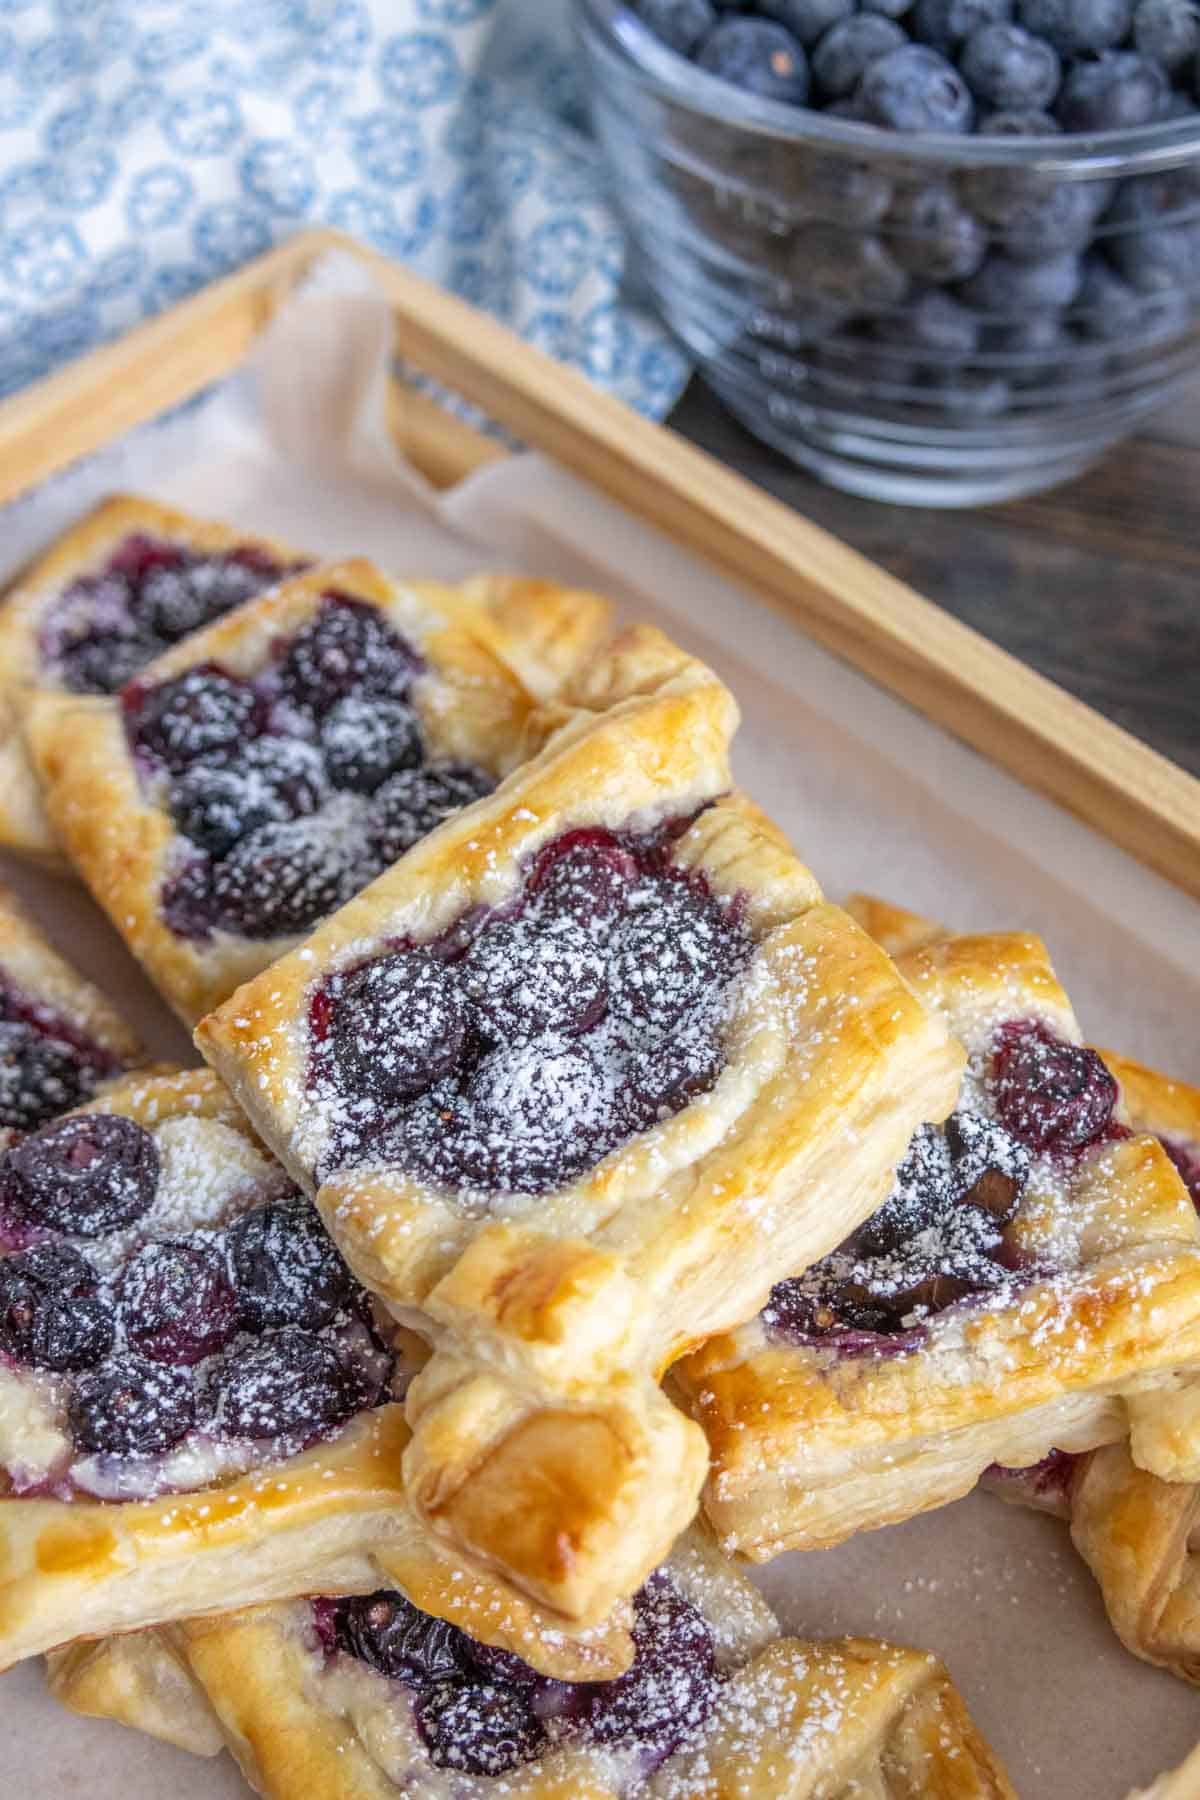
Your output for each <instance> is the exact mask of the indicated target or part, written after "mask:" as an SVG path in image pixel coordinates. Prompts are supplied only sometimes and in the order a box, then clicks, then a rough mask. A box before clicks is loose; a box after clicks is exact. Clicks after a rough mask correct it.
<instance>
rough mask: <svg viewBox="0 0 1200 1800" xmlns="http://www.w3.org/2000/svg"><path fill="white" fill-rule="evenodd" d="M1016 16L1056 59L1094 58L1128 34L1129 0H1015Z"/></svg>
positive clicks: (1130, 0)
mask: <svg viewBox="0 0 1200 1800" xmlns="http://www.w3.org/2000/svg"><path fill="white" fill-rule="evenodd" d="M1017 17H1018V18H1019V19H1020V21H1021V24H1022V25H1023V26H1024V27H1025V29H1026V31H1031V32H1032V33H1033V35H1034V36H1035V37H1040V38H1045V40H1046V42H1047V43H1048V44H1053V46H1054V48H1055V49H1056V50H1057V51H1058V53H1059V55H1060V56H1063V57H1070V56H1098V55H1099V54H1100V52H1101V51H1103V50H1111V49H1112V48H1113V46H1114V45H1116V44H1119V43H1121V42H1122V40H1123V39H1124V38H1126V37H1127V36H1128V35H1129V28H1130V26H1131V25H1132V23H1133V0H1017Z"/></svg>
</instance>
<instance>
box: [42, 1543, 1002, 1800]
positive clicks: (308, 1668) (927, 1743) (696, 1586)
mask: <svg viewBox="0 0 1200 1800" xmlns="http://www.w3.org/2000/svg"><path fill="white" fill-rule="evenodd" d="M666 1566H667V1568H668V1570H669V1572H670V1574H671V1577H672V1579H673V1580H674V1581H675V1583H676V1584H677V1586H678V1587H679V1588H680V1589H681V1591H682V1592H684V1593H685V1594H686V1595H687V1596H688V1597H689V1598H690V1599H691V1600H692V1601H693V1602H694V1604H695V1605H696V1606H697V1607H698V1608H699V1610H700V1612H701V1613H702V1614H703V1615H704V1617H705V1618H706V1619H707V1621H708V1623H709V1625H710V1627H711V1628H712V1630H713V1634H714V1640H715V1646H716V1653H717V1661H718V1664H719V1665H720V1667H721V1668H722V1670H723V1672H724V1674H725V1676H726V1679H725V1681H724V1682H723V1684H722V1687H721V1690H720V1695H719V1698H718V1702H717V1706H716V1708H715V1710H714V1712H713V1714H712V1715H711V1717H710V1719H709V1721H708V1723H707V1725H706V1726H705V1727H704V1728H703V1729H702V1730H701V1731H700V1732H698V1733H697V1734H696V1737H695V1739H694V1740H693V1741H691V1742H690V1743H688V1744H687V1745H685V1746H684V1747H683V1748H681V1749H680V1750H678V1751H676V1752H675V1754H674V1755H673V1756H671V1757H669V1758H668V1759H667V1761H666V1762H665V1763H664V1764H663V1765H662V1766H661V1767H660V1768H659V1769H658V1770H657V1771H656V1772H655V1773H654V1774H653V1775H652V1776H650V1777H648V1778H646V1777H643V1778H641V1779H639V1778H638V1775H637V1772H636V1765H634V1766H632V1767H631V1758H630V1757H629V1756H628V1755H626V1756H624V1757H620V1756H618V1755H614V1754H613V1753H611V1752H608V1753H606V1752H605V1751H604V1750H603V1749H602V1748H600V1747H598V1746H591V1747H586V1746H582V1747H581V1746H579V1745H578V1744H577V1745H576V1746H574V1747H560V1748H559V1749H557V1750H555V1751H552V1752H550V1753H549V1754H547V1755H546V1756H544V1757H542V1758H541V1759H539V1760H538V1761H537V1762H533V1763H529V1764H527V1765H525V1766H523V1767H518V1768H516V1769H514V1770H512V1771H511V1773H509V1774H508V1775H506V1776H502V1777H500V1776H498V1777H491V1778H488V1777H471V1776H464V1775H462V1774H458V1773H456V1772H455V1771H453V1770H448V1769H439V1768H436V1767H435V1766H434V1765H433V1764H432V1762H431V1761H430V1759H429V1756H428V1754H427V1752H426V1750H425V1748H424V1745H423V1744H422V1742H421V1739H420V1737H419V1735H418V1733H417V1731H416V1729H415V1727H414V1725H413V1722H412V1708H411V1701H410V1699H409V1696H408V1693H407V1690H406V1689H405V1688H403V1687H402V1686H401V1685H400V1684H399V1683H394V1682H389V1681H387V1680H385V1679H384V1677H382V1676H381V1675H378V1674H376V1673H375V1672H374V1671H372V1670H371V1669H369V1668H368V1667H367V1666H366V1665H365V1664H360V1663H356V1662H354V1661H353V1660H352V1659H351V1658H349V1657H346V1656H341V1657H338V1658H336V1660H335V1663H334V1665H332V1671H331V1667H330V1665H327V1664H326V1662H325V1659H324V1658H323V1656H322V1654H321V1651H320V1648H319V1645H318V1644H317V1641H316V1638H315V1634H314V1632H313V1629H312V1625H311V1615H310V1614H309V1612H308V1609H307V1608H305V1607H303V1606H297V1605H294V1604H293V1605H290V1606H272V1607H260V1608H256V1609H254V1610H252V1611H248V1612H244V1613H240V1614H234V1615H231V1616H229V1617H227V1618H224V1619H214V1620H211V1621H206V1622H203V1623H197V1624H194V1625H189V1626H186V1627H184V1628H182V1629H174V1630H171V1631H169V1632H162V1633H150V1634H142V1636H141V1637H140V1638H133V1639H112V1640H109V1641H108V1642H107V1643H106V1644H103V1645H98V1646H81V1647H80V1648H79V1649H78V1650H77V1651H71V1652H68V1653H66V1655H65V1656H62V1657H56V1658H55V1659H54V1660H53V1662H52V1665H51V1669H50V1684H51V1689H52V1691H53V1692H54V1694H55V1695H56V1697H57V1698H58V1699H59V1700H61V1701H62V1702H63V1703H64V1704H65V1705H67V1706H69V1707H71V1708H72V1709H73V1710H74V1711H76V1712H82V1713H87V1714H93V1715H95V1714H99V1715H100V1716H103V1717H109V1718H116V1719H119V1720H121V1721H122V1723H124V1724H127V1725H134V1726H136V1727H138V1728H139V1729H141V1730H143V1731H148V1732H150V1733H151V1734H153V1735H154V1736H157V1737H163V1738H166V1739H167V1741H168V1742H171V1743H176V1744H182V1745H183V1746H184V1747H185V1748H189V1749H196V1750H197V1751H198V1752H199V1753H201V1754H206V1753H211V1751H212V1749H213V1747H214V1746H213V1738H212V1733H213V1729H214V1725H215V1726H216V1727H217V1728H218V1730H219V1733H220V1741H224V1743H226V1744H227V1745H228V1747H229V1748H230V1750H231V1751H232V1752H233V1754H234V1756H235V1757H236V1758H237V1761H238V1763H239V1765H240V1766H241V1768H242V1770H243V1772H244V1774H245V1776H246V1779H247V1780H248V1781H249V1783H250V1785H251V1786H252V1787H253V1788H254V1789H255V1790H256V1791H257V1792H258V1793H260V1794H261V1795H263V1796H264V1800H398V1797H399V1796H401V1795H413V1796H415V1795H418V1794H419V1795H421V1796H423V1797H425V1800H451V1797H453V1800H486V1797H487V1796H489V1795H493V1794H504V1795H505V1796H512V1797H513V1800H633V1797H634V1796H639V1797H641V1800H851V1797H852V1796H862V1795H866V1794H871V1795H875V1796H878V1797H879V1800H918V1797H919V1796H921V1797H924V1800H1014V1797H1013V1789H1012V1787H1011V1786H1010V1784H1009V1782H1008V1779H1007V1777H1006V1776H1005V1773H1004V1770H1003V1769H1002V1768H1001V1766H1000V1764H999V1762H998V1761H997V1759H996V1757H995V1756H994V1755H993V1753H992V1752H991V1750H990V1749H989V1748H988V1746H987V1745H986V1744H985V1743H984V1741H983V1739H982V1738H981V1737H980V1735H979V1733H978V1731H977V1730H976V1728H975V1726H974V1724H973V1722H972V1720H971V1717H970V1714H969V1713H968V1712H967V1709H966V1707H965V1705H964V1704H963V1701H962V1699H961V1698H960V1696H959V1694H958V1692H957V1690H956V1689H955V1688H954V1686H953V1684H952V1682H951V1681H950V1678H949V1676H948V1675H947V1674H946V1671H945V1669H944V1668H943V1667H942V1665H941V1664H940V1663H938V1662H937V1661H936V1659H935V1658H933V1657H929V1656H924V1655H922V1654H921V1653H920V1652H918V1651H915V1650H902V1649H898V1648H896V1647H894V1646H892V1645H889V1644H882V1643H877V1642H875V1641H873V1640H868V1639H848V1638H843V1639H834V1640H831V1641H829V1642H827V1643H806V1642H802V1641H800V1640H799V1639H796V1638H780V1637H779V1636H778V1635H777V1633H778V1626H777V1624H776V1621H775V1619H774V1617H773V1616H772V1614H771V1613H770V1611H769V1609H768V1608H767V1606H766V1604H765V1602H764V1601H763V1600H762V1599H761V1597H760V1596H759V1595H757V1594H756V1593H755V1591H754V1589H753V1588H751V1587H750V1585H749V1583H748V1582H747V1581H745V1580H744V1578H743V1577H741V1576H740V1575H738V1574H737V1573H736V1571H735V1570H734V1569H733V1568H732V1567H731V1566H730V1565H729V1564H728V1563H726V1562H724V1560H723V1559H721V1558H720V1557H719V1556H718V1555H717V1554H716V1552H715V1551H714V1550H713V1548H712V1546H711V1545H710V1544H709V1543H707V1542H706V1541H705V1540H704V1538H703V1537H702V1536H701V1535H700V1533H699V1532H696V1531H693V1532H692V1533H689V1535H688V1537H687V1539H685V1540H684V1541H683V1542H682V1543H681V1544H680V1545H679V1546H678V1547H677V1549H676V1551H675V1553H674V1554H673V1556H672V1557H671V1558H670V1560H669V1562H668V1563H667V1565H666Z"/></svg>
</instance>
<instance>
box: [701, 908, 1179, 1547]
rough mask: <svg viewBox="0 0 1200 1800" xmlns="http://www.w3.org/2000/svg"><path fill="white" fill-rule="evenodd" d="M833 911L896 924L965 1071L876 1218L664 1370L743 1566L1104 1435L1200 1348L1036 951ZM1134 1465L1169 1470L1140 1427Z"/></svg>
mask: <svg viewBox="0 0 1200 1800" xmlns="http://www.w3.org/2000/svg"><path fill="white" fill-rule="evenodd" d="M852 904H854V903H852ZM855 909H856V910H857V911H858V913H859V916H860V917H862V918H863V920H864V922H865V923H866V924H867V926H868V928H869V929H871V930H872V931H875V932H878V933H879V934H880V935H881V936H883V937H884V939H885V941H887V942H889V943H893V942H897V941H898V940H897V937H896V936H895V930H896V928H897V927H898V928H899V929H900V930H901V931H902V932H903V933H904V934H905V937H904V939H903V940H902V941H907V942H908V943H909V944H910V946H913V947H910V948H909V949H907V950H904V951H902V952H901V954H900V955H899V956H898V958H897V966H898V967H899V969H900V971H901V973H902V974H903V975H904V976H905V978H906V979H907V980H908V981H909V982H910V983H911V985H912V987H913V989H914V991H915V992H916V993H917V994H918V995H919V996H920V997H921V998H922V999H923V1000H924V1001H925V1002H926V1003H927V1004H928V1005H930V1006H931V1007H933V1008H935V1009H936V1010H937V1011H938V1012H939V1013H940V1014H941V1016H942V1017H943V1019H944V1020H945V1022H946V1023H947V1024H948V1025H949V1027H950V1029H951V1030H952V1031H953V1032H954V1033H955V1034H956V1035H957V1036H958V1037H959V1038H960V1039H961V1040H962V1042H963V1044H964V1045H965V1047H966V1050H967V1053H968V1059H969V1060H968V1065H967V1070H966V1073H965V1075H964V1078H963V1087H962V1093H961V1095H960V1098H959V1101H958V1106H957V1108H956V1110H955V1112H954V1113H953V1115H952V1117H951V1119H950V1120H949V1121H948V1122H947V1127H946V1131H945V1133H944V1134H942V1133H938V1132H934V1131H932V1130H930V1129H928V1128H926V1129H925V1130H923V1131H922V1132H920V1133H918V1134H917V1137H916V1138H915V1139H914V1142H913V1145H912V1147H911V1148H910V1151H909V1154H908V1156H907V1157H906V1158H905V1161H904V1163H903V1164H902V1165H901V1168H900V1170H899V1171H898V1174H897V1183H896V1186H895V1188H894V1189H893V1191H892V1193H891V1195H890V1196H889V1198H888V1201H887V1203H886V1205H885V1207H883V1208H881V1209H880V1212H879V1213H878V1214H877V1215H876V1216H875V1217H874V1218H873V1219H871V1220H869V1221H868V1222H867V1224H866V1225H865V1226H864V1227H863V1228H862V1230H861V1231H860V1232H859V1233H858V1234H856V1235H855V1237H853V1238H852V1239H851V1240H850V1241H849V1242H848V1243H847V1244H845V1245H843V1246H842V1248H841V1250H840V1251H839V1252H838V1253H837V1254H836V1255H835V1256H834V1257H833V1258H830V1259H828V1260H827V1261H826V1262H824V1263H822V1264H821V1265H819V1266H817V1267H815V1268H810V1269H809V1270H808V1271H807V1272H806V1273H805V1274H804V1275H803V1276H801V1277H799V1278H797V1279H794V1280H791V1281H788V1282H786V1283H782V1284H781V1285H780V1286H779V1287H778V1288H776V1290H775V1291H774V1293H773V1294H772V1296H771V1301H770V1303H769V1304H768V1306H767V1308H765V1309H764V1311H763V1313H762V1314H760V1316H759V1317H758V1318H757V1319H755V1320H754V1321H753V1322H752V1323H750V1324H748V1325H746V1326H744V1327H743V1328H742V1329H741V1330H739V1331H737V1332H735V1333H733V1334H730V1335H728V1336H726V1337H724V1338H722V1339H718V1340H713V1341H712V1342H710V1343H708V1344H707V1345H705V1346H704V1348H703V1349H702V1350H700V1351H699V1352H697V1353H696V1354H695V1355H694V1356H692V1357H690V1358H689V1359H687V1361H686V1362H685V1363H683V1364H681V1365H680V1367H679V1368H678V1369H677V1370H675V1371H674V1372H673V1375H672V1380H673V1381H674V1382H675V1383H676V1384H677V1389H678V1391H680V1392H681V1393H682V1394H683V1395H684V1397H685V1398H686V1401H687V1404H688V1405H689V1407H690V1408H691V1410H692V1412H693V1414H694V1416H695V1417H696V1418H697V1419H698V1420H699V1421H700V1422H701V1423H702V1424H703V1426H704V1429H705V1432H706V1434H707V1436H708V1441H709V1445H710V1448H711V1451H712V1459H713V1469H712V1475H711V1478H710V1481H709V1484H708V1488H707V1490H706V1494H705V1507H706V1510H707V1513H708V1516H709V1518H710V1520H711V1521H712V1522H713V1524H714V1526H715V1527H716V1529H717V1532H718V1534H719V1536H720V1537H721V1538H722V1540H723V1541H724V1542H725V1543H726V1545H727V1547H730V1548H736V1549H737V1550H739V1551H740V1552H742V1553H743V1554H745V1555H747V1556H750V1557H752V1558H755V1559H762V1558H766V1557H769V1556H772V1555H774V1554H776V1553H777V1552H778V1551H780V1550H783V1549H787V1548H817V1547H820V1546H822V1545H826V1544H833V1543H837V1542H839V1541H840V1540H842V1539H843V1538H846V1537H848V1536H850V1535H851V1534H852V1533H853V1532H855V1531H860V1530H863V1529H867V1528H872V1527H876V1526H880V1525H885V1524H889V1523H892V1522H894V1521H896V1520H899V1519H903V1518H907V1517H909V1516H911V1515H912V1514H913V1513H916V1512H919V1511H923V1510H925V1509H927V1508H929V1507H933V1506H939V1505H942V1504H944V1503H945V1502H946V1501H948V1500H952V1499H955V1498H956V1497H957V1496H958V1495H960V1494H963V1493H965V1492H966V1491H967V1490H968V1489H969V1488H970V1487H972V1486H973V1485H974V1484H975V1482H976V1481H977V1480H978V1479H979V1477H980V1475H981V1474H982V1473H983V1471H984V1470H985V1469H986V1468H987V1467H988V1465H989V1464H992V1463H1003V1464H1005V1465H1013V1466H1016V1465H1026V1464H1032V1463H1034V1462H1037V1461H1039V1460H1040V1459H1041V1458H1042V1457H1043V1456H1045V1455H1046V1453H1047V1452H1048V1451H1049V1450H1050V1449H1051V1448H1055V1449H1059V1450H1068V1451H1080V1450H1090V1449H1094V1448H1096V1447H1098V1446H1100V1445H1103V1444H1106V1443H1111V1442H1117V1441H1119V1440H1120V1439H1121V1438H1123V1437H1125V1436H1126V1435H1127V1434H1128V1432H1129V1430H1130V1426H1131V1422H1133V1423H1136V1422H1137V1420H1138V1419H1139V1418H1140V1416H1141V1413H1142V1409H1144V1408H1145V1407H1146V1406H1147V1405H1148V1404H1150V1403H1151V1402H1153V1401H1154V1400H1155V1399H1156V1393H1157V1390H1159V1389H1161V1390H1163V1391H1164V1393H1165V1392H1167V1391H1169V1390H1171V1389H1172V1388H1173V1387H1174V1385H1175V1383H1176V1381H1177V1379H1178V1377H1179V1374H1180V1372H1181V1371H1183V1372H1187V1371H1194V1370H1195V1368H1196V1365H1197V1362H1198V1360H1200V1225H1198V1223H1197V1218H1196V1213H1195V1209H1194V1207H1193V1206H1192V1204H1191V1201H1190V1199H1189V1197H1188V1194H1187V1191H1186V1189H1185V1188H1184V1186H1183V1183H1182V1181H1181V1179H1180V1176H1179V1173H1178V1171H1177V1170H1176V1168H1175V1166H1174V1164H1173V1163H1172V1160H1171V1158H1170V1157H1169V1156H1168V1154H1167V1152H1166V1151H1165V1150H1164V1148H1163V1146H1162V1145H1161V1144H1160V1143H1159V1141H1158V1139H1157V1138H1156V1137H1154V1136H1150V1135H1148V1134H1145V1133H1136V1132H1134V1131H1132V1130H1131V1129H1130V1127H1129V1125H1128V1124H1127V1123H1126V1122H1125V1114H1124V1112H1123V1109H1122V1106H1121V1102H1120V1095H1119V1090H1118V1088H1117V1084H1116V1082H1115V1081H1114V1080H1113V1078H1112V1076H1111V1075H1110V1074H1109V1073H1108V1072H1107V1070H1106V1069H1105V1067H1104V1065H1103V1063H1102V1062H1101V1060H1100V1058H1099V1056H1098V1055H1097V1054H1096V1053H1095V1052H1093V1051H1088V1050H1085V1049H1083V1048H1082V1047H1081V1046H1080V1042H1079V1032H1078V1028H1077V1026H1076V1023H1075V1019H1074V1016H1073V1014H1072V1012H1071V1008H1070V1004H1069V1002H1068V1000H1067V997H1066V995H1065V994H1064V993H1063V991H1062V989H1061V987H1060V986H1059V984H1058V982H1057V981H1056V979H1055V976H1054V972H1053V969H1052V968H1051V966H1050V962H1049V959H1048V957H1047V954H1046V951H1045V948H1044V946H1043V945H1042V944H1041V943H1040V941H1039V940H1038V939H1037V938H1035V937H1031V936H1029V935H1026V934H1022V933H1013V934H1007V935H1001V934H987V935H980V936H974V937H949V936H946V935H944V934H943V935H939V932H938V928H937V927H933V926H929V925H928V924H927V923H926V922H922V921H914V920H913V919H912V918H911V916H908V915H897V914H896V913H895V911H894V909H890V908H887V907H885V906H884V905H883V904H882V903H880V902H865V903H863V902H859V903H857V905H856V908H855ZM1198 1446H1200V1434H1196V1436H1195V1437H1193V1439H1192V1441H1191V1443H1190V1446H1185V1448H1187V1449H1189V1453H1190V1454H1192V1455H1194V1454H1195V1451H1196V1449H1197V1447H1198ZM1134 1455H1135V1457H1136V1458H1137V1459H1138V1460H1139V1461H1140V1462H1143V1463H1144V1464H1145V1465H1146V1466H1147V1467H1149V1468H1150V1469H1151V1470H1152V1471H1154V1472H1168V1471H1170V1470H1172V1469H1174V1468H1175V1467H1176V1466H1177V1464H1178V1460H1179V1455H1180V1446H1179V1444H1178V1443H1176V1444H1174V1445H1170V1444H1166V1443H1164V1441H1163V1435H1162V1434H1161V1433H1160V1434H1158V1436H1157V1438H1156V1437H1155V1436H1154V1435H1153V1434H1151V1433H1147V1434H1145V1435H1144V1437H1143V1438H1141V1439H1136V1438H1135V1443H1134Z"/></svg>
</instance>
